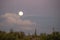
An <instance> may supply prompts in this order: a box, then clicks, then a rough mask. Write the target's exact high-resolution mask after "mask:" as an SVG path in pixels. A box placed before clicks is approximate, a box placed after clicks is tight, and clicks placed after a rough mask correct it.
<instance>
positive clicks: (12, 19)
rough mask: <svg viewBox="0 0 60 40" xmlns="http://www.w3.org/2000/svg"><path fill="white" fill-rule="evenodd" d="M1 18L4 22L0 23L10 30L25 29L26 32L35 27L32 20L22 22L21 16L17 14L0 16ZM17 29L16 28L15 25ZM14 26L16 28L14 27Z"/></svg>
mask: <svg viewBox="0 0 60 40" xmlns="http://www.w3.org/2000/svg"><path fill="white" fill-rule="evenodd" d="M0 18H4V20H3V21H2V22H1V23H0V24H2V25H1V26H7V27H9V28H10V26H11V27H13V28H15V29H18V30H19V29H25V30H32V29H33V27H32V26H34V25H35V23H34V22H32V21H30V20H22V19H21V18H20V16H19V15H17V14H15V13H5V14H3V15H1V16H0ZM14 24H15V25H16V26H17V27H14V26H15V25H14ZM13 25H14V26H13Z"/></svg>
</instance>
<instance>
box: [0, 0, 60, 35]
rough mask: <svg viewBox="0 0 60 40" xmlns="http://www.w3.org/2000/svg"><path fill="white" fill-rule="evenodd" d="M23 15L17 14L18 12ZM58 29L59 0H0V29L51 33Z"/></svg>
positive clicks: (59, 28)
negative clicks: (21, 12)
mask: <svg viewBox="0 0 60 40" xmlns="http://www.w3.org/2000/svg"><path fill="white" fill-rule="evenodd" d="M19 11H23V13H24V15H23V16H19V15H18V12H19ZM53 27H54V28H55V31H59V30H60V0H0V30H2V31H7V32H8V31H9V30H10V29H13V30H14V31H23V32H25V33H34V30H35V29H36V30H37V33H38V34H40V33H51V32H52V28H53Z"/></svg>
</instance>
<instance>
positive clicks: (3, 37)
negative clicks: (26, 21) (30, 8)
mask: <svg viewBox="0 0 60 40" xmlns="http://www.w3.org/2000/svg"><path fill="white" fill-rule="evenodd" d="M0 40H60V32H52V33H51V34H46V33H41V34H40V35H37V34H36V32H35V34H33V35H30V34H29V35H25V33H24V32H13V31H10V32H9V33H6V32H4V31H0Z"/></svg>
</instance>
